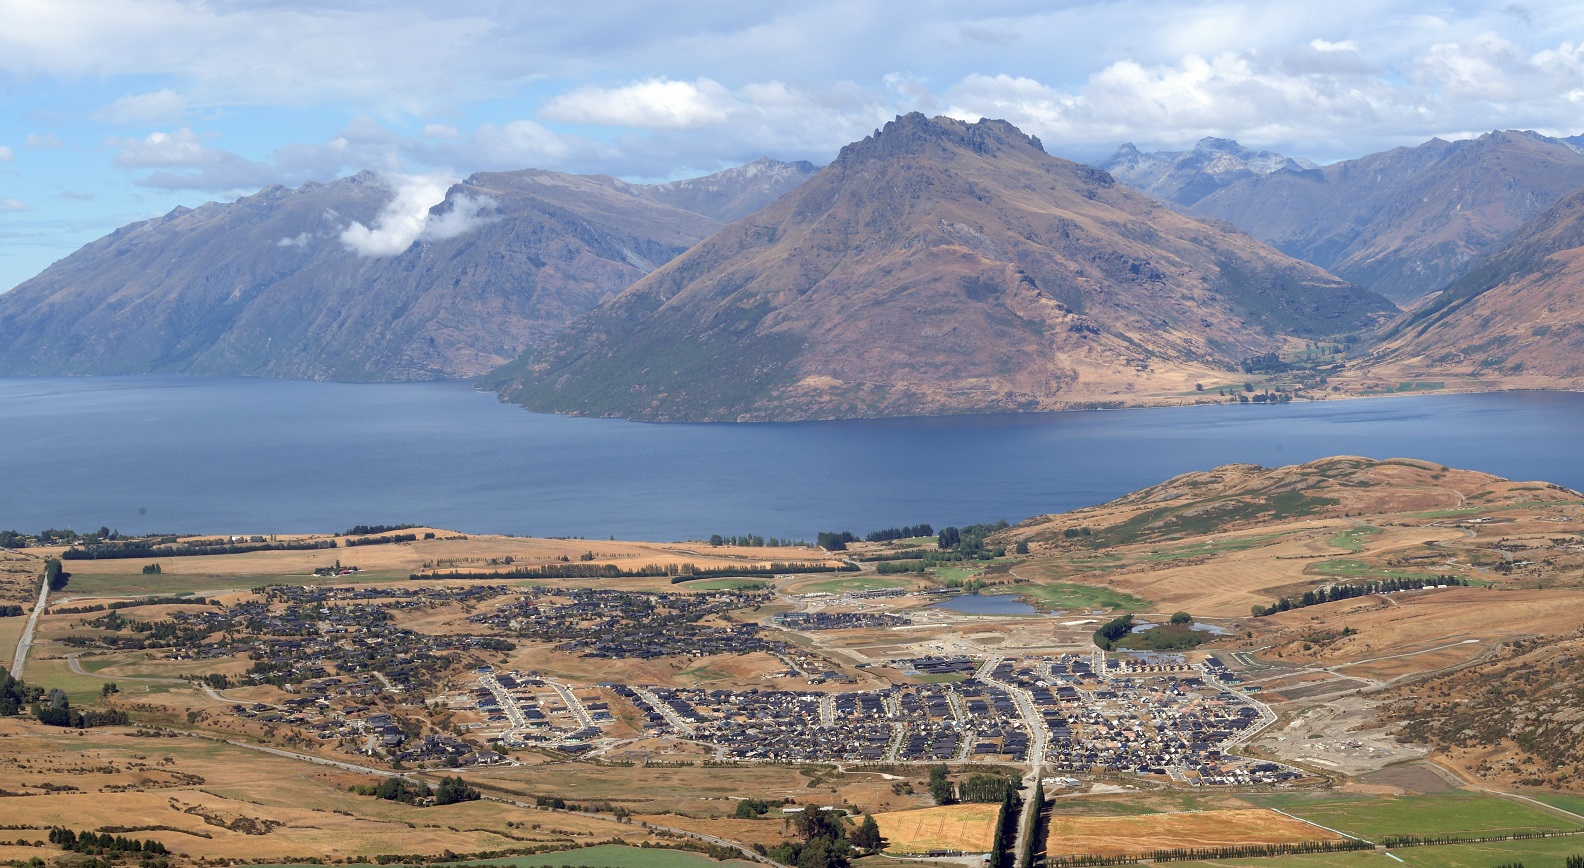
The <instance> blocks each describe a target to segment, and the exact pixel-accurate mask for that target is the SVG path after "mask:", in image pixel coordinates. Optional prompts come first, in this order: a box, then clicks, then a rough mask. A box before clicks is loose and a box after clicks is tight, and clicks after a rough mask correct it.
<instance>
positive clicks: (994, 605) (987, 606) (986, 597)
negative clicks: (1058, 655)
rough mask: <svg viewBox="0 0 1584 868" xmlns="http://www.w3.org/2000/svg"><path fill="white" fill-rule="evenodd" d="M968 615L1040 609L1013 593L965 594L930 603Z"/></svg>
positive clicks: (1019, 613)
mask: <svg viewBox="0 0 1584 868" xmlns="http://www.w3.org/2000/svg"><path fill="white" fill-rule="evenodd" d="M929 608H931V609H950V610H952V611H953V612H962V613H964V614H968V615H1032V614H1034V613H1035V612H1038V611H1039V610H1038V609H1036V608H1034V607H1033V606H1030V605H1029V604H1028V603H1025V602H1023V601H1022V600H1019V599H1018V598H1017V597H1014V596H1012V595H1011V594H963V595H962V596H960V597H952V598H950V599H946V600H942V601H940V602H939V603H934V604H932V605H930V607H929Z"/></svg>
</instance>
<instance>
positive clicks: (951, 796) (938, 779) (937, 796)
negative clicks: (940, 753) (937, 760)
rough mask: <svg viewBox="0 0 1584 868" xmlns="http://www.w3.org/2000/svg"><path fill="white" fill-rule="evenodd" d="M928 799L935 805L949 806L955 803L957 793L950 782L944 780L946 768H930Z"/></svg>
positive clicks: (940, 766)
mask: <svg viewBox="0 0 1584 868" xmlns="http://www.w3.org/2000/svg"><path fill="white" fill-rule="evenodd" d="M929 788H930V797H931V798H933V799H934V800H935V804H937V805H950V804H953V803H955V802H956V801H957V791H956V789H955V788H954V787H953V786H952V782H951V781H949V780H947V779H946V766H944V765H936V766H930V770H929Z"/></svg>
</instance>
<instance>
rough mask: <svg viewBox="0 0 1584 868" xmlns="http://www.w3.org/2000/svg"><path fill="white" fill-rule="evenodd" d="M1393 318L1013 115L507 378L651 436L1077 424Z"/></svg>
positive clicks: (963, 132) (815, 201) (743, 233)
mask: <svg viewBox="0 0 1584 868" xmlns="http://www.w3.org/2000/svg"><path fill="white" fill-rule="evenodd" d="M1393 310H1394V308H1393V306H1392V305H1391V303H1390V302H1388V301H1387V300H1386V299H1384V298H1382V297H1381V296H1379V295H1376V294H1374V293H1371V292H1368V291H1365V290H1361V289H1359V288H1357V287H1354V286H1351V285H1349V284H1347V283H1346V282H1344V281H1342V280H1340V279H1338V278H1336V277H1334V276H1332V275H1330V274H1328V273H1326V272H1325V271H1323V270H1321V269H1319V268H1317V267H1315V266H1313V265H1310V264H1308V263H1304V262H1299V261H1297V260H1294V259H1292V258H1290V257H1288V256H1285V255H1283V254H1281V253H1279V252H1277V251H1275V250H1272V249H1271V248H1269V247H1267V246H1266V245H1264V244H1263V243H1261V242H1259V241H1256V240H1255V239H1253V238H1251V237H1249V236H1247V235H1243V234H1241V233H1239V232H1237V231H1235V230H1232V229H1230V228H1228V227H1225V226H1222V225H1215V224H1211V223H1207V222H1203V221H1201V220H1198V219H1195V218H1192V217H1188V216H1184V215H1182V214H1179V213H1177V212H1176V211H1174V210H1172V209H1171V208H1168V207H1166V206H1165V205H1164V204H1163V203H1161V202H1160V201H1158V200H1156V199H1154V198H1152V197H1150V196H1147V195H1145V194H1142V193H1138V192H1135V191H1133V190H1131V189H1128V188H1126V187H1124V186H1122V185H1119V184H1117V183H1116V182H1115V180H1114V179H1113V178H1112V177H1111V176H1110V175H1109V174H1107V173H1106V172H1103V171H1100V170H1098V169H1094V168H1091V167H1089V166H1084V165H1081V164H1078V163H1073V162H1069V161H1067V160H1063V159H1059V158H1056V157H1052V156H1050V155H1049V154H1047V153H1045V151H1044V149H1043V147H1042V146H1041V144H1040V142H1039V141H1038V140H1037V139H1034V138H1032V137H1030V136H1027V135H1024V134H1023V133H1022V132H1020V131H1019V130H1017V129H1016V128H1015V127H1013V126H1012V125H1011V124H1008V123H1006V122H1005V121H993V120H984V121H980V122H978V123H973V124H970V123H964V122H961V121H956V120H952V119H949V118H934V119H931V118H926V117H924V116H923V115H919V114H913V115H908V116H904V117H900V118H898V119H896V120H895V121H893V122H891V123H888V124H886V126H885V128H884V129H883V130H881V131H879V132H878V133H876V134H875V135H872V136H870V137H869V138H866V139H864V140H863V141H860V142H856V143H853V144H851V145H848V146H847V147H845V148H844V149H843V150H842V151H841V154H840V155H839V156H838V157H837V159H836V160H835V161H834V162H833V163H832V164H831V165H829V166H827V167H826V168H824V169H823V170H821V171H820V172H819V173H818V174H816V175H815V176H814V177H812V178H810V179H809V180H808V181H807V182H805V183H804V184H803V185H801V186H799V187H797V188H796V189H795V190H793V191H792V192H791V193H789V194H787V195H786V196H784V197H782V198H781V199H779V200H777V201H776V202H775V203H773V204H771V205H769V206H768V207H766V208H765V209H763V210H761V211H759V212H757V213H755V214H753V215H751V216H749V217H746V218H744V219H742V220H739V221H737V222H735V223H732V224H731V225H729V226H727V227H725V228H723V229H721V230H720V231H719V232H717V233H715V234H714V235H712V236H710V237H709V238H707V239H706V240H704V241H703V242H701V243H699V244H698V245H697V246H695V247H694V248H693V249H691V250H689V251H688V252H687V253H686V254H684V255H682V256H680V257H678V258H677V259H675V260H673V261H672V262H670V263H668V264H667V265H665V266H664V267H662V268H660V269H658V270H656V271H655V272H653V273H652V274H650V275H648V276H647V277H645V278H644V279H642V280H640V281H639V282H638V283H636V284H634V285H633V286H632V287H630V288H629V289H627V290H626V291H625V292H623V293H622V294H621V295H619V296H617V297H616V298H614V299H612V300H611V301H609V302H607V303H605V304H604V305H602V306H601V307H600V308H598V309H597V310H595V311H592V312H591V313H589V314H588V315H586V316H584V317H582V318H580V319H579V320H577V321H576V322H574V323H573V324H572V325H571V326H570V327H569V328H568V329H567V330H566V331H564V332H562V333H561V334H560V335H558V336H557V337H556V338H554V339H553V340H551V341H550V342H548V343H547V344H545V345H544V346H542V347H541V348H540V349H539V350H537V351H535V352H534V353H531V354H528V355H525V357H524V358H522V359H519V360H518V361H516V362H514V363H512V364H510V365H507V366H505V367H503V368H502V369H500V370H499V371H496V372H495V373H493V374H491V375H490V376H489V377H488V378H487V380H486V381H485V382H486V385H487V386H489V387H491V388H495V389H497V390H499V391H500V393H501V395H502V396H503V398H504V399H506V400H510V401H515V402H519V403H522V404H523V405H525V406H527V407H528V408H530V409H534V410H544V411H554V412H563V413H574V414H587V415H602V416H623V417H627V418H634V419H647V420H722V419H742V420H759V419H812V418H835V417H844V416H859V415H862V416H885V415H916V414H942V413H970V412H993V411H1025V410H1042V409H1057V408H1064V407H1074V406H1086V405H1092V404H1095V403H1109V402H1120V401H1126V400H1127V398H1128V396H1129V395H1130V394H1131V393H1133V392H1134V391H1135V390H1144V389H1150V390H1155V391H1159V390H1160V389H1162V388H1181V389H1186V390H1188V391H1190V392H1191V391H1192V389H1193V383H1194V381H1195V379H1196V378H1199V377H1206V376H1208V375H1210V374H1213V373H1215V372H1217V371H1221V372H1224V371H1226V370H1229V369H1236V366H1237V365H1238V363H1239V361H1240V360H1241V359H1244V358H1246V357H1248V356H1251V355H1254V354H1257V353H1262V352H1266V351H1270V350H1272V349H1276V348H1279V347H1281V346H1283V345H1284V344H1285V342H1286V341H1287V340H1288V339H1289V338H1290V337H1293V336H1301V337H1323V336H1330V335H1338V334H1342V333H1346V332H1350V331H1352V330H1356V329H1359V328H1362V327H1366V326H1368V325H1369V324H1371V323H1372V322H1374V321H1375V320H1376V319H1378V318H1380V317H1382V316H1384V315H1388V314H1390V313H1391V312H1392V311H1393Z"/></svg>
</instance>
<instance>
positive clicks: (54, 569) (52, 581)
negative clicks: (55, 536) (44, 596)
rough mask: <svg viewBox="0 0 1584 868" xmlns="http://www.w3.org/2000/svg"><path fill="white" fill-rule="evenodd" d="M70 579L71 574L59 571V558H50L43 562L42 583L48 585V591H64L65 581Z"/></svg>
mask: <svg viewBox="0 0 1584 868" xmlns="http://www.w3.org/2000/svg"><path fill="white" fill-rule="evenodd" d="M70 578H71V573H68V572H66V571H65V570H63V569H61V562H60V559H59V558H50V559H49V560H47V561H45V562H44V581H45V582H47V583H48V584H49V589H50V590H52V591H59V590H63V589H65V587H66V580H67V579H70Z"/></svg>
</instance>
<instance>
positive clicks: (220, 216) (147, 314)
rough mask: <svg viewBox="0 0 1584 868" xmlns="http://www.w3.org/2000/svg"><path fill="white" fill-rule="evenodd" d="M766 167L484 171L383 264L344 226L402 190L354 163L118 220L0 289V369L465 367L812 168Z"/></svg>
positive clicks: (506, 350)
mask: <svg viewBox="0 0 1584 868" xmlns="http://www.w3.org/2000/svg"><path fill="white" fill-rule="evenodd" d="M812 171H813V167H812V166H810V165H808V164H806V163H802V164H784V163H776V162H775V161H770V160H761V161H758V162H756V163H752V164H749V165H748V166H745V167H740V168H738V169H733V170H728V171H727V172H723V173H720V174H719V175H715V176H710V177H708V178H702V179H694V180H692V181H682V182H675V183H673V184H666V185H637V184H627V183H624V182H621V181H617V180H615V179H612V178H609V177H605V176H579V175H567V174H562V173H559V172H546V171H538V170H525V171H518V172H492V173H481V174H477V175H474V176H472V177H470V178H468V179H467V180H466V181H464V182H462V183H460V184H457V185H455V186H453V187H452V188H451V189H450V190H449V191H448V192H447V194H446V198H445V201H443V202H441V203H440V204H439V205H436V206H435V207H434V208H433V209H431V211H430V214H429V215H428V222H427V224H426V229H425V232H424V233H423V234H422V235H420V236H419V237H418V238H417V239H416V240H415V241H414V242H413V243H412V244H411V245H410V246H407V247H406V248H405V249H403V250H400V251H387V252H386V254H387V255H358V254H357V253H355V252H353V251H352V250H351V249H349V248H348V246H347V244H346V243H345V242H344V240H343V238H342V233H343V232H344V231H345V230H346V229H347V227H348V226H350V225H351V224H352V223H353V222H356V223H360V224H362V225H363V226H370V227H377V226H378V223H379V221H380V218H381V214H382V212H383V211H385V209H387V207H388V206H390V205H391V203H392V201H393V200H394V199H395V198H396V196H397V191H396V190H395V189H393V187H392V186H391V184H390V183H389V182H387V181H386V180H385V179H383V178H382V177H380V176H378V175H376V174H374V173H372V172H362V173H359V174H357V175H355V176H352V177H349V178H343V179H341V180H338V181H335V182H332V183H329V184H316V183H310V184H305V185H303V186H302V187H299V188H297V189H295V190H288V189H286V188H284V187H269V188H266V189H264V190H262V191H260V192H259V193H257V194H255V195H252V196H247V197H245V198H243V199H240V200H238V201H237V202H235V203H232V204H217V203H209V204H206V205H204V206H202V207H199V208H196V209H187V208H178V209H176V210H174V211H172V212H170V213H169V214H166V215H165V216H163V217H159V218H155V219H153V220H147V221H144V222H141V223H135V224H132V225H130V226H126V227H123V228H122V229H119V230H117V231H116V232H114V233H112V234H111V235H109V236H106V237H105V238H102V239H100V240H98V241H95V242H93V243H91V244H89V245H87V246H85V247H83V248H82V249H80V250H78V251H77V252H75V253H73V254H72V255H71V256H68V257H66V258H65V259H63V260H61V261H60V262H57V263H55V264H54V265H52V266H50V267H49V268H48V269H46V270H45V271H44V272H43V273H41V274H40V275H38V276H37V277H35V278H33V279H31V280H28V281H26V282H24V283H23V284H21V285H20V286H18V287H16V288H15V289H14V290H12V291H11V292H8V293H5V294H3V295H0V374H5V375H38V374H126V373H187V374H211V375H241V376H267V377H292V378H302V379H327V380H349V381H363V380H430V379H443V378H458V377H473V376H478V375H480V374H483V373H485V372H487V371H489V370H491V369H493V368H495V367H496V366H498V365H500V364H502V363H504V362H506V361H509V360H511V359H513V358H515V357H516V356H517V355H518V354H519V353H521V352H522V351H523V350H524V349H526V348H530V347H533V346H535V345H537V344H538V343H540V342H542V341H543V340H544V339H545V338H547V337H548V336H549V335H551V334H554V333H556V332H557V331H559V330H560V329H561V328H563V327H564V326H565V325H566V323H567V322H569V321H571V320H572V319H573V318H574V317H576V316H577V315H579V314H581V313H583V312H585V311H587V310H589V309H591V308H593V307H595V306H596V305H598V304H599V303H600V302H601V301H603V300H605V299H606V298H609V297H611V296H613V295H615V294H616V293H618V292H620V291H621V290H623V289H625V288H626V287H627V286H629V285H631V284H632V283H633V282H634V281H635V280H637V279H638V278H640V277H642V276H643V275H645V274H647V273H649V272H650V271H652V270H654V269H655V268H656V267H658V266H660V265H663V264H664V263H666V262H667V261H669V260H670V259H672V258H673V257H675V256H676V255H677V254H679V253H681V252H682V251H684V250H686V249H688V248H689V247H691V246H692V245H693V244H695V243H697V242H698V241H699V240H700V239H702V238H704V237H706V236H707V235H709V234H710V233H712V232H714V231H715V230H716V229H718V228H719V227H720V225H721V223H720V221H719V220H718V219H717V217H716V216H713V215H720V216H723V217H732V216H734V215H736V214H738V213H739V212H742V211H744V210H753V209H755V208H757V207H759V206H762V205H763V204H764V203H765V202H768V201H770V200H771V199H774V198H775V197H776V196H779V195H780V194H781V193H784V192H785V191H786V190H787V189H789V188H790V187H792V186H795V185H796V184H798V183H800V182H801V180H802V179H803V178H805V177H807V176H808V175H809V174H811V173H812Z"/></svg>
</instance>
